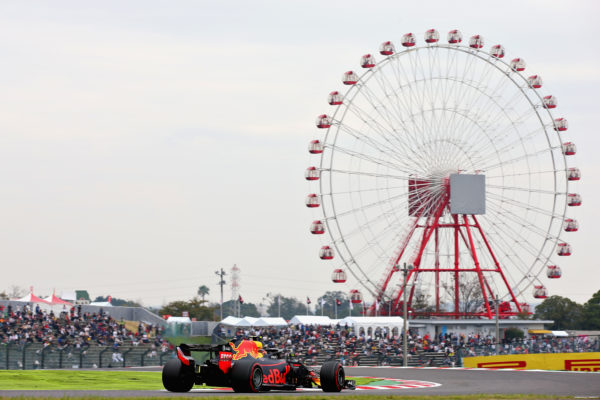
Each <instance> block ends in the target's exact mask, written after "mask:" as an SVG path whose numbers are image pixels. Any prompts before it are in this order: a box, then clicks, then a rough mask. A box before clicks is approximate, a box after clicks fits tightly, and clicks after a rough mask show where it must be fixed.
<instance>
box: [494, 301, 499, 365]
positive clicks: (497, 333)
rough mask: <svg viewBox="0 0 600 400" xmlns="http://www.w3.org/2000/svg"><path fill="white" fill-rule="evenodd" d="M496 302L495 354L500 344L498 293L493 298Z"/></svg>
mask: <svg viewBox="0 0 600 400" xmlns="http://www.w3.org/2000/svg"><path fill="white" fill-rule="evenodd" d="M494 304H496V354H498V346H500V321H499V319H498V295H496V298H495V299H494Z"/></svg>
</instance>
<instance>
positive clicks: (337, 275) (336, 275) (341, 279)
mask: <svg viewBox="0 0 600 400" xmlns="http://www.w3.org/2000/svg"><path fill="white" fill-rule="evenodd" d="M347 279H348V276H347V275H346V271H344V270H343V269H341V268H337V269H334V270H333V273H332V274H331V280H332V281H333V283H346V280H347Z"/></svg>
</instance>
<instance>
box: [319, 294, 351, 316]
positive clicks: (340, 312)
mask: <svg viewBox="0 0 600 400" xmlns="http://www.w3.org/2000/svg"><path fill="white" fill-rule="evenodd" d="M323 300H325V303H324V304H323V307H322V308H323V315H326V316H328V317H329V318H335V311H336V308H337V317H338V319H341V318H345V317H347V316H348V315H349V310H348V307H349V305H348V295H347V294H346V293H344V292H342V291H339V290H336V291H327V292H325V294H324V295H323V296H321V297H319V298H318V299H317V302H316V305H315V314H316V315H321V302H322V301H323ZM336 300H339V301H340V305H339V306H337V305H336Z"/></svg>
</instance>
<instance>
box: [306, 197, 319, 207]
mask: <svg viewBox="0 0 600 400" xmlns="http://www.w3.org/2000/svg"><path fill="white" fill-rule="evenodd" d="M304 204H306V207H308V208H317V207H320V206H321V201H320V200H319V196H318V195H317V194H316V193H311V194H309V195H308V196H306V200H305V201H304Z"/></svg>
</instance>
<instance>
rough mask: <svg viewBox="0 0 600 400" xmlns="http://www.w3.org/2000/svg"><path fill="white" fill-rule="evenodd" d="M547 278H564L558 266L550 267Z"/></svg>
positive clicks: (547, 270)
mask: <svg viewBox="0 0 600 400" xmlns="http://www.w3.org/2000/svg"><path fill="white" fill-rule="evenodd" d="M546 276H547V277H548V278H550V279H558V278H560V277H561V276H562V271H561V269H560V267H559V266H558V265H548V268H547V269H546Z"/></svg>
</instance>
